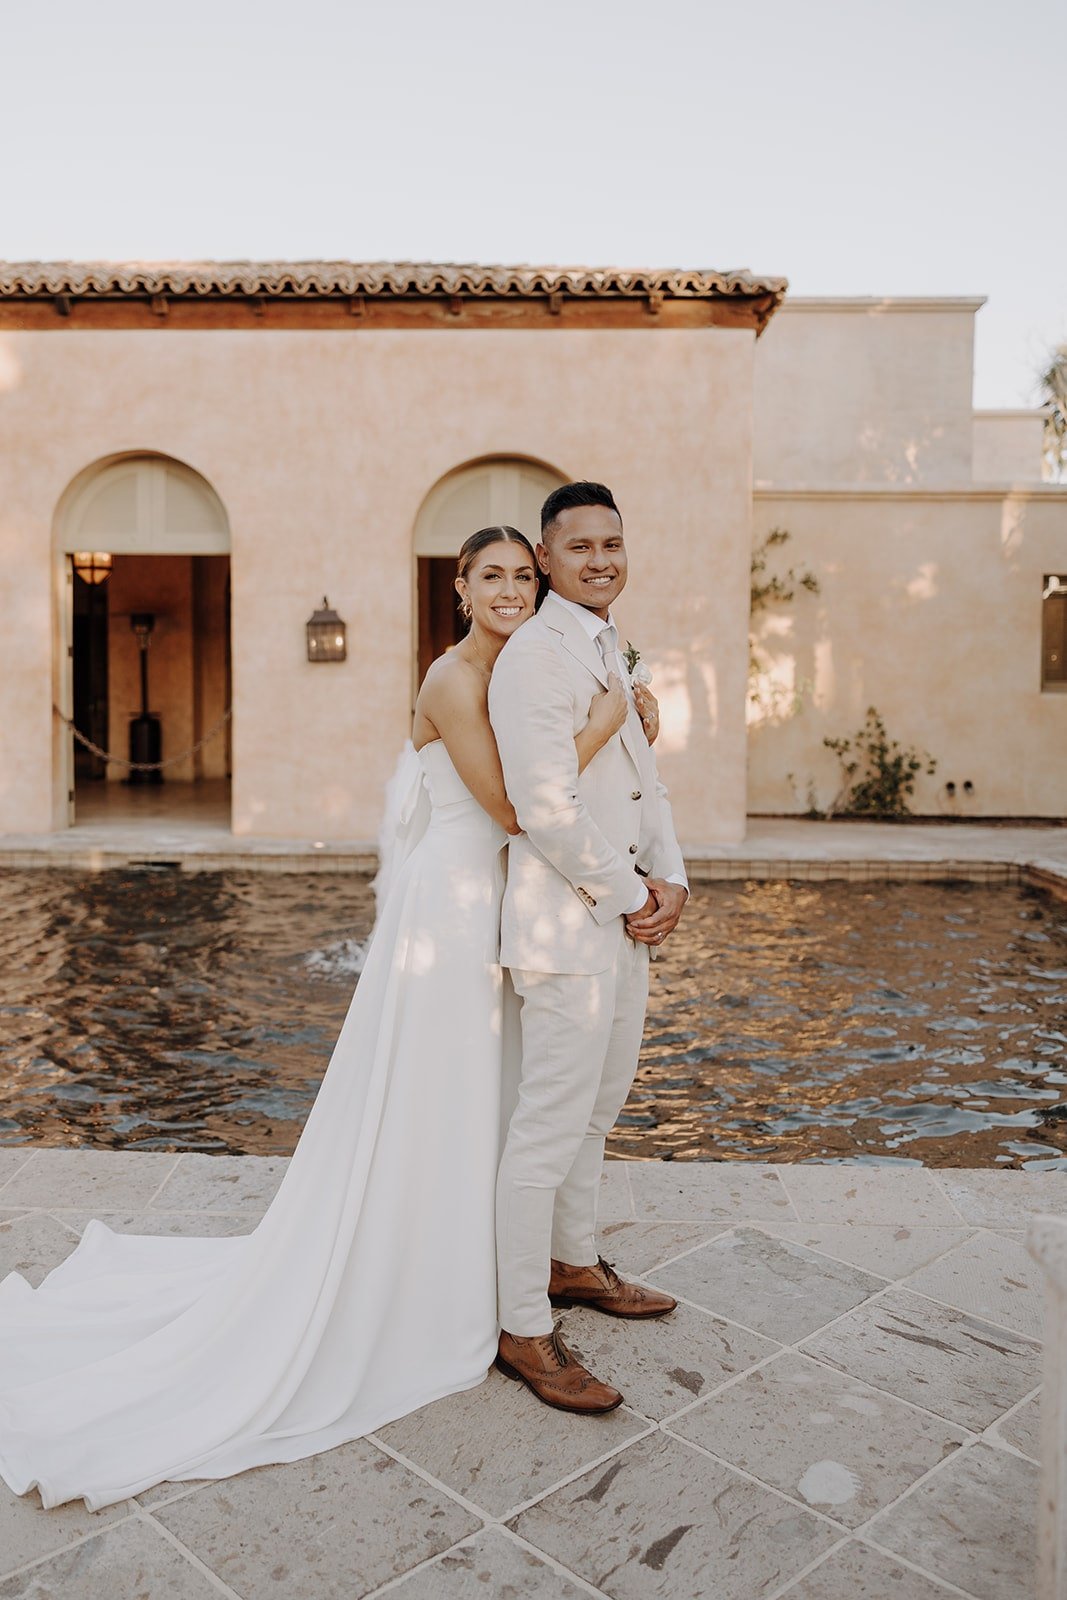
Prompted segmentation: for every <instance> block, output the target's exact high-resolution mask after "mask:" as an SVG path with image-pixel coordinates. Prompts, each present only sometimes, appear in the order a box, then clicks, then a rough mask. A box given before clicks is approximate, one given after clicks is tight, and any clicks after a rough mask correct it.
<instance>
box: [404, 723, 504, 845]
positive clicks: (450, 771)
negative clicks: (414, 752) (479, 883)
mask: <svg viewBox="0 0 1067 1600" xmlns="http://www.w3.org/2000/svg"><path fill="white" fill-rule="evenodd" d="M418 757H419V762H420V763H421V766H422V772H423V777H424V779H425V781H426V787H427V789H428V791H429V795H430V804H431V806H432V808H433V809H432V812H431V815H430V827H431V828H434V829H437V828H462V829H463V830H464V831H465V832H477V833H482V834H484V835H485V836H486V838H487V839H490V840H491V841H492V842H493V843H494V844H497V845H501V844H504V843H506V841H507V834H506V832H505V831H504V829H503V828H502V827H501V826H500V824H499V823H498V822H494V821H493V819H492V817H491V816H490V815H489V814H488V812H486V811H483V810H482V808H481V806H480V805H479V804H478V802H477V800H476V799H475V798H474V796H473V795H472V794H471V792H470V790H469V789H468V788H467V785H466V784H465V783H464V782H463V779H462V778H461V777H460V775H459V773H458V772H457V771H456V769H455V767H454V766H453V764H452V757H451V756H450V755H449V753H448V751H447V750H446V749H445V743H444V740H443V739H435V740H434V741H433V743H432V744H424V745H423V747H422V749H421V750H419V751H418Z"/></svg>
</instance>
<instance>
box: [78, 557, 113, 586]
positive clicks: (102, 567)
mask: <svg viewBox="0 0 1067 1600" xmlns="http://www.w3.org/2000/svg"><path fill="white" fill-rule="evenodd" d="M112 559H113V558H112V557H111V556H109V555H108V553H107V551H106V550H76V551H75V552H74V554H73V556H72V557H71V560H72V561H73V563H74V570H75V572H76V573H77V574H78V577H79V578H80V579H81V580H82V582H83V583H94V584H95V583H106V582H107V580H108V578H109V577H110V576H111V567H112Z"/></svg>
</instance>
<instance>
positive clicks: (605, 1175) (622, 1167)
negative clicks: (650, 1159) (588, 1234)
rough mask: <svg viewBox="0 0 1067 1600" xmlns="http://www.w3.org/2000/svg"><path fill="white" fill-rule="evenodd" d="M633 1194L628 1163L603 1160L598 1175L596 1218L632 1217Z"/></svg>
mask: <svg viewBox="0 0 1067 1600" xmlns="http://www.w3.org/2000/svg"><path fill="white" fill-rule="evenodd" d="M633 1214H634V1203H633V1196H632V1195H631V1193H630V1163H629V1162H628V1161H605V1163H604V1170H603V1172H602V1173H601V1175H600V1194H599V1197H598V1199H597V1218H598V1220H599V1221H600V1222H609V1221H615V1219H616V1218H619V1217H632V1216H633Z"/></svg>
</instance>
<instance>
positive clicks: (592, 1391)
mask: <svg viewBox="0 0 1067 1600" xmlns="http://www.w3.org/2000/svg"><path fill="white" fill-rule="evenodd" d="M496 1364H497V1366H498V1367H499V1369H500V1371H501V1372H503V1373H505V1374H506V1376H507V1377H509V1378H517V1379H518V1380H519V1382H520V1383H524V1384H525V1385H526V1387H527V1388H528V1389H531V1390H532V1391H533V1393H534V1394H535V1395H536V1396H537V1398H538V1400H543V1401H544V1403H545V1405H546V1406H555V1408H556V1410H557V1411H578V1412H582V1413H584V1414H585V1415H586V1416H599V1415H600V1414H601V1413H603V1412H605V1411H614V1410H615V1407H616V1406H619V1405H621V1404H622V1395H621V1394H620V1393H619V1391H618V1389H613V1388H612V1387H611V1385H610V1383H601V1382H600V1380H599V1379H598V1378H594V1377H593V1374H592V1373H591V1372H589V1371H588V1370H587V1368H585V1367H583V1366H582V1364H581V1362H580V1361H578V1360H577V1359H576V1358H575V1357H574V1356H573V1355H572V1354H571V1352H570V1351H569V1350H568V1349H567V1346H566V1345H565V1344H564V1343H563V1340H562V1338H561V1337H560V1333H559V1329H558V1328H554V1329H553V1330H552V1332H551V1333H544V1334H541V1335H540V1336H539V1337H537V1338H534V1339H520V1338H519V1337H518V1336H517V1335H516V1334H513V1333H502V1334H501V1335H500V1348H499V1350H498V1352H497V1358H496Z"/></svg>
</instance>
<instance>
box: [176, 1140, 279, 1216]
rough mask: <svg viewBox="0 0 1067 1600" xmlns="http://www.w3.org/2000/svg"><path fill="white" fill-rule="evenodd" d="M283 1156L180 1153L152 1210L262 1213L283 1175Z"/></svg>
mask: <svg viewBox="0 0 1067 1600" xmlns="http://www.w3.org/2000/svg"><path fill="white" fill-rule="evenodd" d="M288 1165H289V1161H288V1158H287V1157H285V1156H201V1155H186V1156H182V1157H181V1159H180V1160H179V1162H178V1165H177V1167H176V1168H175V1170H174V1172H173V1173H172V1174H171V1176H170V1177H169V1178H168V1179H167V1181H166V1183H165V1184H164V1185H163V1187H162V1189H160V1191H159V1193H158V1194H157V1195H156V1197H155V1199H154V1200H153V1201H152V1210H153V1211H254V1212H255V1213H256V1215H257V1216H261V1215H262V1214H263V1212H264V1211H266V1209H267V1207H268V1206H269V1205H270V1202H271V1200H272V1199H273V1198H274V1194H275V1191H276V1190H277V1188H278V1185H279V1184H280V1183H281V1181H282V1178H283V1177H284V1176H285V1170H286V1168H287V1167H288Z"/></svg>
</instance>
